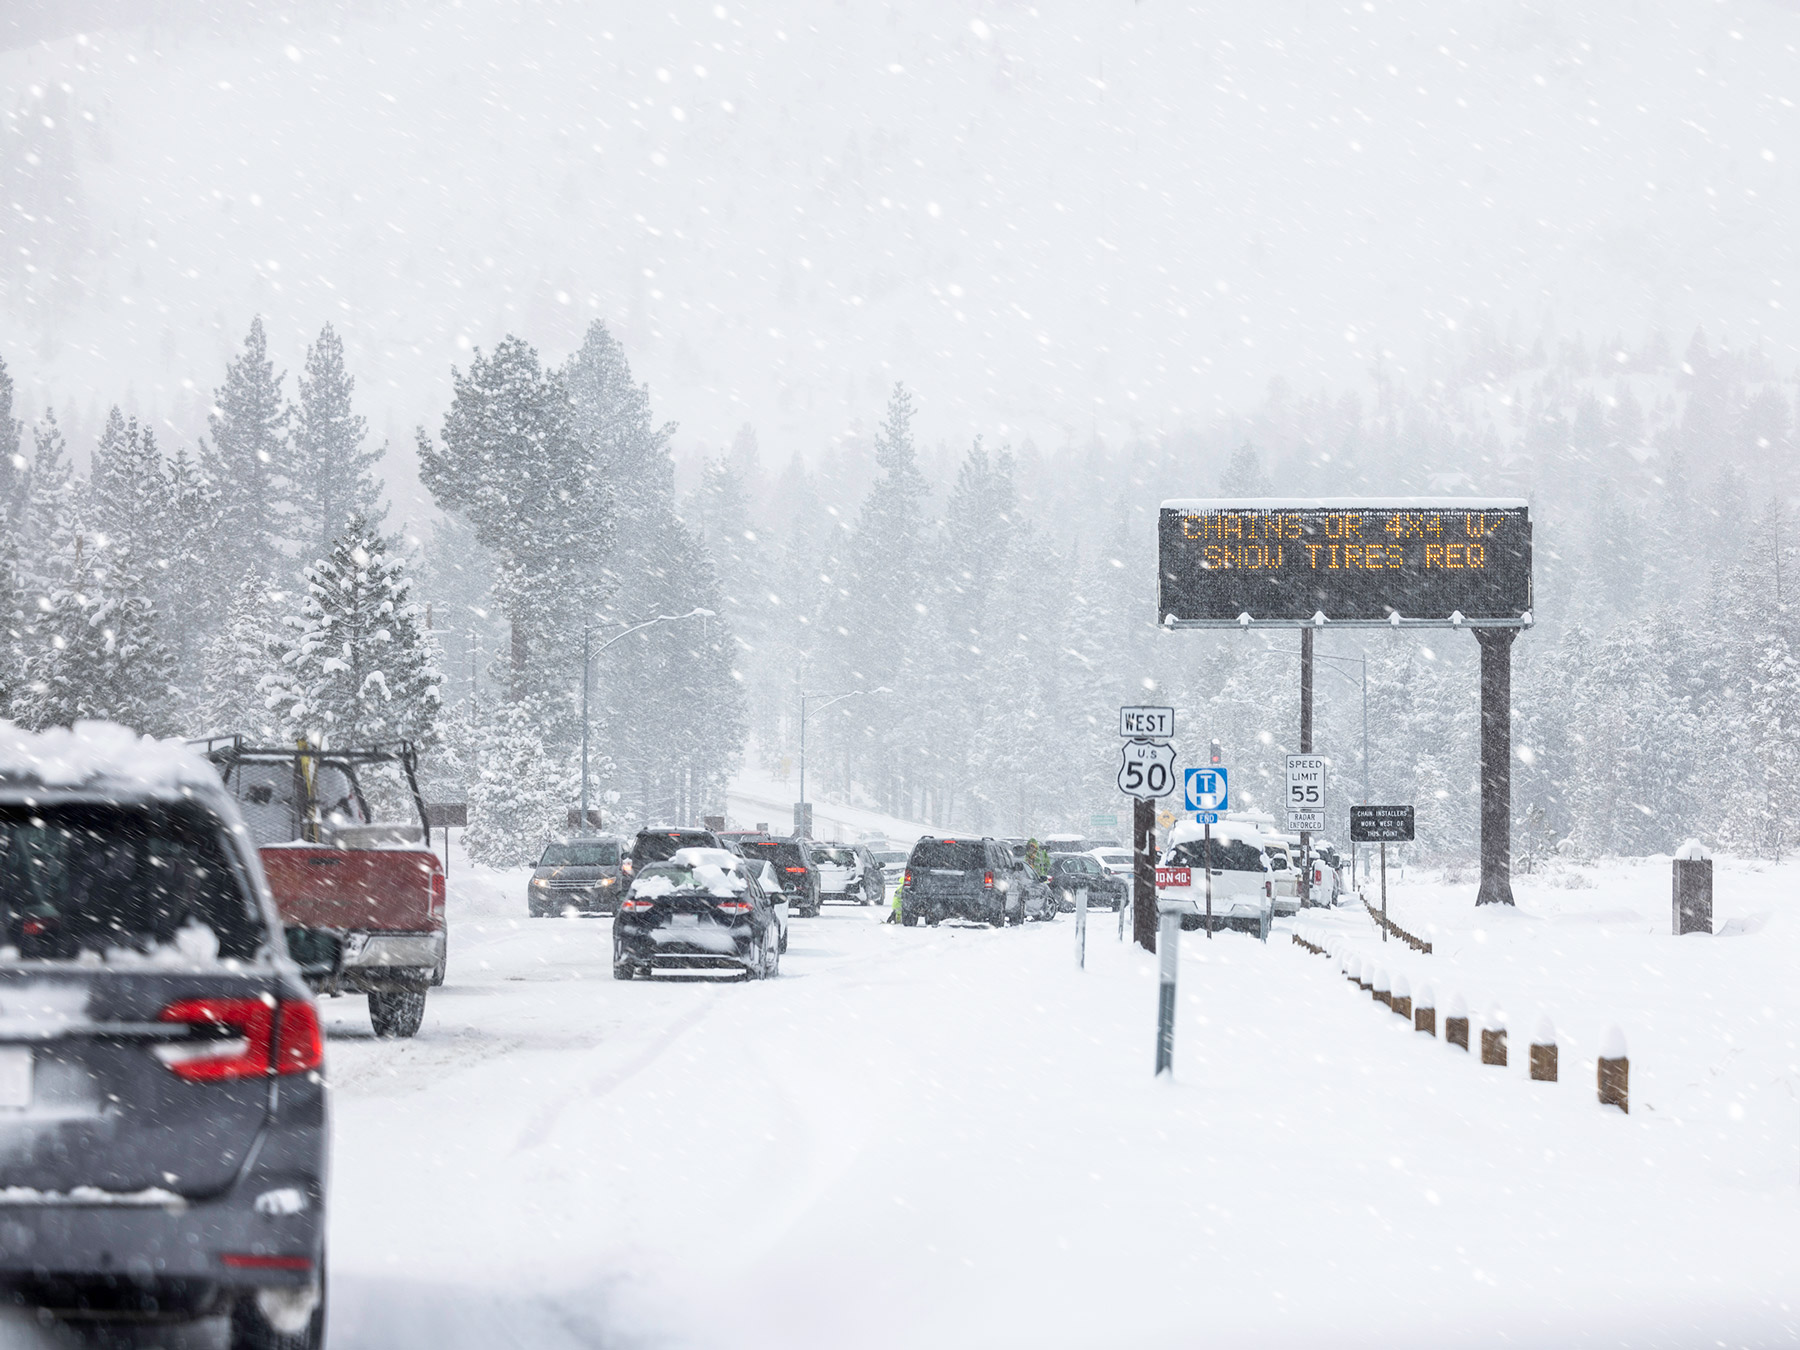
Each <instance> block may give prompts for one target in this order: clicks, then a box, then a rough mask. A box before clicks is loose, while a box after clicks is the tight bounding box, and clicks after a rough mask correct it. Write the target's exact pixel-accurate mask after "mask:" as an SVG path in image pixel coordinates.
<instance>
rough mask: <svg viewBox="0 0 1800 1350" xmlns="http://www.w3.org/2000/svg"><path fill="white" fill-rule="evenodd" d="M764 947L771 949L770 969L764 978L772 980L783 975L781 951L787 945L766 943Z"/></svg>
mask: <svg viewBox="0 0 1800 1350" xmlns="http://www.w3.org/2000/svg"><path fill="white" fill-rule="evenodd" d="M763 945H764V946H766V947H768V949H769V968H768V969H767V970H765V971H764V972H763V978H764V979H765V980H772V979H774V978H775V977H776V976H777V975H779V974H781V949H782V947H783V945H785V944H783V943H780V942H776V943H774V944H772V945H771V944H769V943H768V942H766V941H765V942H764V944H763Z"/></svg>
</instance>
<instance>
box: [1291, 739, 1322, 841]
mask: <svg viewBox="0 0 1800 1350" xmlns="http://www.w3.org/2000/svg"><path fill="white" fill-rule="evenodd" d="M1287 818H1288V828H1289V829H1290V830H1307V831H1312V830H1322V829H1324V828H1325V756H1323V755H1289V756H1288V757H1287Z"/></svg>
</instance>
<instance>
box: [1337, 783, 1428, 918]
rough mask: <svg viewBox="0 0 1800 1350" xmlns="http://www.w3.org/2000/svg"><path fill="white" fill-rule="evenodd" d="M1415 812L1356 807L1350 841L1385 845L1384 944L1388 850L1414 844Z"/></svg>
mask: <svg viewBox="0 0 1800 1350" xmlns="http://www.w3.org/2000/svg"><path fill="white" fill-rule="evenodd" d="M1412 837H1413V809H1412V807H1410V806H1352V807H1351V808H1350V841H1351V842H1352V843H1356V844H1379V845H1381V940H1382V941H1383V942H1386V941H1387V938H1388V930H1387V846H1388V845H1389V844H1406V843H1411V842H1412Z"/></svg>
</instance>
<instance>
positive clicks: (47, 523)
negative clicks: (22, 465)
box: [19, 408, 75, 567]
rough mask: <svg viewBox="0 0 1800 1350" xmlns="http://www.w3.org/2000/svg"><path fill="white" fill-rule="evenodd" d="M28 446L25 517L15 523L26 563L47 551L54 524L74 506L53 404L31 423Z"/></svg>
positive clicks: (72, 486)
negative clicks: (19, 523)
mask: <svg viewBox="0 0 1800 1350" xmlns="http://www.w3.org/2000/svg"><path fill="white" fill-rule="evenodd" d="M31 446H32V458H31V487H30V490H29V491H28V492H27V493H26V494H25V519H24V522H23V524H22V525H21V526H20V527H19V536H20V539H21V540H22V544H23V551H24V555H25V558H26V560H27V566H28V567H29V566H30V565H31V560H32V559H34V558H35V559H42V558H43V557H44V556H45V555H46V554H47V553H48V550H49V549H50V547H51V544H52V541H53V539H54V536H55V534H56V530H57V527H58V525H59V524H60V523H63V522H65V521H67V520H68V519H69V518H70V517H71V515H72V514H73V512H74V509H75V502H74V496H75V470H74V468H73V466H71V465H70V463H69V452H68V446H67V444H66V443H65V442H64V440H63V434H62V428H61V427H60V426H58V425H57V421H56V409H55V408H46V409H44V415H43V416H42V417H40V418H39V419H38V421H37V425H35V426H34V427H32V429H31Z"/></svg>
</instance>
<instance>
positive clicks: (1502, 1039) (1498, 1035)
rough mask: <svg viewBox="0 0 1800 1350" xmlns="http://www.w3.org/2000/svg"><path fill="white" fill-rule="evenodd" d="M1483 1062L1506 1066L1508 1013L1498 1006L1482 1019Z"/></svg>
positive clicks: (1489, 1010)
mask: <svg viewBox="0 0 1800 1350" xmlns="http://www.w3.org/2000/svg"><path fill="white" fill-rule="evenodd" d="M1481 1062H1482V1063H1483V1064H1493V1065H1496V1066H1498V1067H1499V1068H1502V1069H1504V1068H1505V1067H1506V1014H1505V1013H1503V1012H1501V1011H1500V1009H1498V1008H1490V1009H1488V1013H1487V1016H1486V1017H1484V1018H1482V1019H1481Z"/></svg>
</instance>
